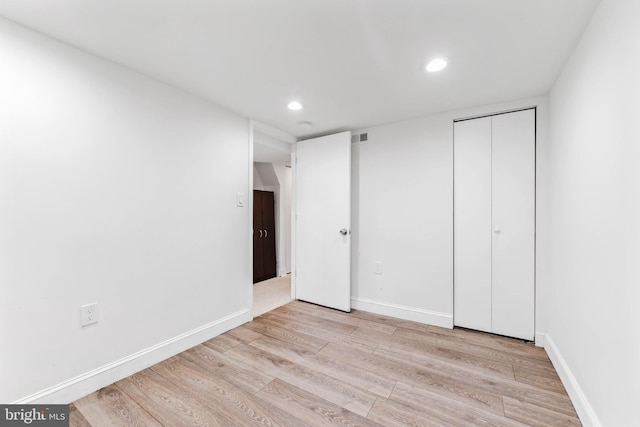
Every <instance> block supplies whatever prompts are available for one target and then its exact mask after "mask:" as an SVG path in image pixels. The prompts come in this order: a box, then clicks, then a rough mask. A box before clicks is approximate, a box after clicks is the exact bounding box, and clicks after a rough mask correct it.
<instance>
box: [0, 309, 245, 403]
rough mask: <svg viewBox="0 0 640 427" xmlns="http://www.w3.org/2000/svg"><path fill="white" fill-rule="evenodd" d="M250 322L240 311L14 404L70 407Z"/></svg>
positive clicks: (243, 311) (243, 312)
mask: <svg viewBox="0 0 640 427" xmlns="http://www.w3.org/2000/svg"><path fill="white" fill-rule="evenodd" d="M249 321H251V311H250V310H249V309H244V310H241V311H239V312H237V313H233V314H231V315H229V316H226V317H223V318H222V319H219V320H216V321H213V322H211V323H207V324H206V325H203V326H200V327H198V328H196V329H193V330H191V331H189V332H185V333H183V334H180V335H178V336H176V337H174V338H170V339H168V340H166V341H163V342H161V343H158V344H155V345H153V346H151V347H148V348H145V349H144V350H141V351H138V352H136V353H133V354H131V355H129V356H127V357H124V358H122V359H120V360H116V361H115V362H112V363H108V364H106V365H104V366H101V367H100V368H97V369H94V370H92V371H89V372H86V373H84V374H82V375H79V376H77V377H75V378H71V379H70V380H67V381H63V382H61V383H59V384H57V385H54V386H53V387H49V388H47V389H45V390H42V391H39V392H37V393H34V394H32V395H30V396H26V397H24V398H22V399H19V400H16V401H15V402H12V404H14V405H18V404H39V403H40V404H45V403H46V404H67V403H69V402H73V401H74V400H77V399H79V398H81V397H83V396H86V395H87V394H90V393H93V392H94V391H96V390H99V389H101V388H102V387H106V386H108V385H109V384H113V383H114V382H116V381H119V380H121V379H123V378H126V377H128V376H129V375H133V374H135V373H136V372H139V371H141V370H143V369H146V368H148V367H149V366H153V365H155V364H156V363H158V362H161V361H163V360H165V359H168V358H169V357H172V356H175V355H176V354H178V353H181V352H183V351H185V350H187V349H189V348H191V347H193V346H196V345H198V344H200V343H203V342H205V341H207V340H210V339H211V338H213V337H216V336H218V335H220V334H221V333H223V332H226V331H228V330H230V329H233V328H235V327H238V326H240V325H242V324H244V323H246V322H249Z"/></svg>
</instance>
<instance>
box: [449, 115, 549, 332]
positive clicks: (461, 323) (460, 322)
mask: <svg viewBox="0 0 640 427" xmlns="http://www.w3.org/2000/svg"><path fill="white" fill-rule="evenodd" d="M528 110H532V111H533V166H532V167H533V177H532V178H533V224H532V225H533V230H532V233H533V235H532V239H533V242H532V243H533V244H532V246H533V247H532V248H531V252H532V257H533V258H532V264H531V265H532V269H533V271H532V280H533V284H532V286H533V289H532V292H533V295H532V298H533V301H532V313H531V324H532V326H531V330H530V331H527V333H526V334H521V335H520V336H517V337H516V338H521V339H525V340H528V341H534V339H535V325H536V227H537V215H536V212H537V211H536V206H537V205H536V203H537V201H536V197H537V127H538V118H537V107H535V106H533V107H524V108H518V109H513V110H507V111H501V112H496V113H491V114H483V115H478V116H472V117H466V118H461V119H454V120H453V128H454V132H453V133H454V136H453V144H454V146H453V177H454V187H453V188H454V195H453V212H454V235H453V287H454V289H453V299H454V301H453V320H454V327H456V326H458V327H466V328H470V329H478V330H482V331H486V332H490V333H494V334H497V335H507V336H511V337H514V335H508V334H509V333H510V331H508V330H507V331H505V330H502V329H500V330H499V331H495V329H494V328H489V329H488V330H487V329H481V328H479V327H477V326H476V327H474V326H473V325H471V326H470V324H469V322H468V321H467V319H464V318H460V316H459V314H456V312H457V310H456V306H457V305H458V304H457V303H459V302H460V301H459V300H457V298H460V295H459V293H458V292H457V289H456V283H457V275H456V270H457V269H456V253H457V249H459V248H456V234H455V233H456V190H455V189H456V146H455V143H456V141H455V140H456V138H455V134H456V123H459V122H465V121H470V120H476V119H483V118H489V119H492V118H493V117H496V116H501V115H505V114H511V113H517V112H521V111H528ZM492 186H493V185H492ZM491 191H492V189H491ZM491 203H493V202H491ZM492 217H493V215H492ZM489 232H490V233H491V234H492V236H491V238H490V239H491V241H493V238H494V236H493V233H494V229H493V218H492V223H491V228H490V229H489ZM492 255H493V251H492ZM492 268H493V267H492ZM459 274H460V272H458V275H459ZM485 323H486V322H485Z"/></svg>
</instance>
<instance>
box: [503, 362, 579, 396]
mask: <svg viewBox="0 0 640 427" xmlns="http://www.w3.org/2000/svg"><path fill="white" fill-rule="evenodd" d="M513 372H514V373H515V376H516V381H519V382H523V383H526V384H531V385H534V386H536V387H540V388H543V389H545V390H550V391H553V392H556V393H561V394H562V393H566V390H565V388H564V385H563V384H562V381H560V377H559V376H558V374H557V373H556V372H555V371H553V372H548V371H545V372H540V371H536V370H532V369H527V368H526V367H524V366H514V367H513Z"/></svg>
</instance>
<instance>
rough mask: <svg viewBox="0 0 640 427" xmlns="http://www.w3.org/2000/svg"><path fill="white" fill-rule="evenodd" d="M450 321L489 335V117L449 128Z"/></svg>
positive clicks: (457, 123) (467, 121) (459, 123)
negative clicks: (451, 181) (451, 218)
mask: <svg viewBox="0 0 640 427" xmlns="http://www.w3.org/2000/svg"><path fill="white" fill-rule="evenodd" d="M453 148H454V150H453V156H454V178H453V179H454V281H455V285H454V323H455V325H456V326H462V327H465V328H471V329H477V330H481V331H487V332H491V117H485V118H481V119H474V120H466V121H462V122H456V123H455V124H454V145H453Z"/></svg>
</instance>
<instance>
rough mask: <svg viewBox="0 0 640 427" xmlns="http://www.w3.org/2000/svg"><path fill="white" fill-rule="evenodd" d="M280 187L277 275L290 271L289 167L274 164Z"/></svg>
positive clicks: (290, 176) (290, 174) (290, 175)
mask: <svg viewBox="0 0 640 427" xmlns="http://www.w3.org/2000/svg"><path fill="white" fill-rule="evenodd" d="M273 169H274V171H275V173H276V175H277V176H278V182H279V183H280V189H279V193H278V204H277V207H278V224H279V227H278V239H279V242H280V243H279V245H278V260H279V261H278V275H279V276H284V275H286V274H288V273H291V180H292V173H291V168H290V167H287V166H286V165H282V164H274V165H273Z"/></svg>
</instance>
